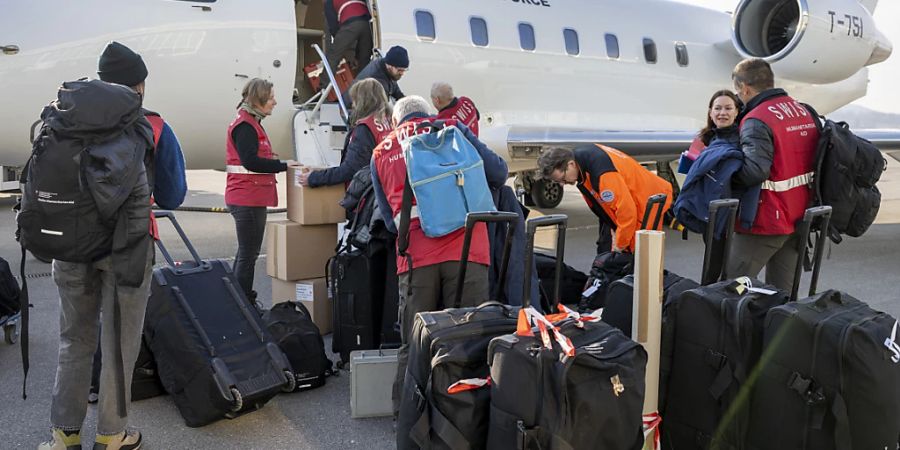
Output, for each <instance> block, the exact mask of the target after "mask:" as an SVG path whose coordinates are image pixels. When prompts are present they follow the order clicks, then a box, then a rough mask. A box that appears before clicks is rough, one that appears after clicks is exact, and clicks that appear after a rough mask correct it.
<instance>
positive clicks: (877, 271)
mask: <svg viewBox="0 0 900 450" xmlns="http://www.w3.org/2000/svg"><path fill="white" fill-rule="evenodd" d="M224 180H225V174H224V173H221V172H216V171H192V172H190V173H189V178H188V186H189V188H190V191H189V193H188V198H187V199H186V201H185V206H193V207H222V206H224V200H223V196H222V193H223V192H224ZM280 181H281V182H282V184H280V185H279V186H280V187H281V189H282V191H283V187H284V184H283V181H284V178H283V175H282V177H281V180H280ZM879 186H880V187H881V189H882V192H883V195H884V198H883V203H882V213H881V215H880V216H879V219H878V221H877V223H876V225H874V226H873V227H872V228H871V229H870V230H869V231H868V233H866V235H865V236H863V237H861V238H857V239H846V240H845V242H843V243H841V244H840V245H834V246H831V247H830V248H829V249H828V254H827V255H826V256H827V257H828V259H825V260H824V264H823V268H822V273H821V277H820V281H819V290H824V289H829V288H834V289H841V290H843V291H846V292H847V293H849V294H851V295H853V296H855V297H857V298H859V299H862V300H864V301H867V302H868V303H869V304H871V305H872V306H873V307H874V308H876V309H879V310H882V311H885V312H888V313H890V314H891V315H893V316H894V317H898V315H900V301H898V300H900V289H898V287H900V269H898V268H900V163H898V162H897V160H895V159H890V158H889V169H888V171H887V172H886V173H885V174H884V177H883V178H882V181H881V183H880V184H879ZM280 194H282V199H283V192H281V193H280ZM13 204H14V199H13V198H11V197H6V198H0V236H7V239H2V240H0V256H3V257H4V258H5V259H6V260H7V261H9V262H10V265H11V266H12V267H13V269H14V272H16V273H18V265H19V255H20V253H19V252H20V250H19V247H18V245H17V243H16V242H15V241H14V239H13V233H14V231H15V218H14V214H13V213H12V212H11V210H10V208H11V207H12V205H13ZM283 204H284V203H283V200H282V203H281V205H282V206H283ZM543 212H544V213H563V214H567V215H568V216H569V226H568V233H567V236H566V249H565V250H566V253H565V261H566V263H568V264H569V265H572V266H574V267H575V268H577V269H579V270H582V271H587V269H588V268H589V267H590V263H591V261H592V260H593V258H594V254H595V244H594V242H595V240H596V238H597V230H598V227H597V219H596V218H595V217H594V216H593V215H592V213H591V212H590V211H589V210H588V209H587V208H586V207H585V205H584V203H583V201H582V200H581V198H580V195H579V194H578V192H577V190H575V189H574V188H572V187H567V188H566V194H565V198H564V200H563V203H562V204H561V205H560V206H559V207H557V208H556V209H554V210H552V211H543ZM176 216H177V218H178V220H179V222H180V223H181V225H182V227H183V228H184V230H185V232H186V233H187V235H188V237H189V238H190V239H191V241H192V242H193V244H194V246H195V247H196V248H197V250H198V251H199V252H200V255H201V257H203V258H226V259H229V258H233V257H234V253H235V250H236V247H237V244H236V241H235V232H234V222H233V220H232V218H231V216H230V215H229V214H227V213H204V212H177V213H176ZM284 216H285V214H284V213H278V214H270V215H269V219H270V220H279V219H284ZM161 228H162V231H163V233H162V239H163V241H164V242H166V244H167V247H169V248H170V251H172V252H173V253H174V256H175V257H176V258H186V257H187V252H186V250H185V249H184V247H183V246H181V245H178V244H177V236H176V235H175V233H174V231H173V230H172V229H171V228H170V227H168V226H167V225H165V224H163V226H162V227H161ZM539 239H540V240H539V242H538V246H547V245H549V242H552V236H550V235H549V234H548V235H545V236H542V237H540V238H539ZM263 251H265V246H264V247H263ZM702 255H703V243H702V240H701V239H700V237H699V236H697V235H691V236H690V237H689V239H688V240H686V241H685V240H682V239H681V233H679V232H675V231H669V232H668V234H667V236H666V246H665V262H666V268H667V269H669V270H671V271H673V272H675V273H678V274H680V275H682V276H686V277H690V278H693V279H697V278H698V277H699V274H700V269H701V264H702ZM734 256H736V257H740V255H734ZM162 261H163V259H162V257H161V256H160V255H159V253H157V263H158V264H159V263H161V262H162ZM26 273H27V274H28V275H27V277H28V286H29V290H30V292H31V302H32V304H33V308H32V309H31V316H32V323H31V326H30V340H31V349H30V352H31V359H30V361H31V369H30V371H29V377H28V394H29V395H28V399H27V400H23V399H22V395H21V390H22V365H21V356H20V347H19V345H7V344H5V343H0V380H2V383H0V399H3V401H2V404H0V449H34V448H36V447H37V445H38V444H39V443H40V442H41V441H43V440H45V439H46V438H47V437H48V436H49V411H50V398H51V394H52V390H53V383H54V378H55V373H56V363H57V351H58V333H59V323H58V315H59V300H58V296H57V291H56V287H55V285H54V284H53V282H52V279H51V278H50V265H49V264H45V263H42V262H40V261H37V260H36V259H34V258H32V257H30V256H29V257H28V259H27V260H26ZM807 280H808V274H806V276H805V277H804V283H803V284H802V285H801V295H803V294H805V290H806V283H807V282H808V281H807ZM255 287H256V290H257V291H259V293H260V297H259V298H260V299H261V300H263V302H268V300H267V299H268V298H270V294H271V283H270V281H269V277H268V276H267V275H266V261H265V255H261V257H260V259H259V261H258V263H257V268H256V278H255ZM325 347H326V349H328V350H329V351H330V348H331V339H330V336H326V343H325ZM332 359H333V360H337V359H338V358H337V356H336V355H332ZM384 388H385V389H390V386H384ZM95 414H96V410H95V406H93V405H91V406H88V414H87V418H86V421H85V428H84V430H83V432H82V436H83V437H84V445H85V448H89V444H90V442H92V436H93V433H94V430H95V423H96V418H95ZM129 422H130V423H131V425H133V426H135V427H137V428H139V429H140V430H141V432H142V433H143V435H144V442H145V443H144V446H143V447H142V448H144V449H148V450H161V449H166V450H170V449H171V450H178V449H217V450H225V449H241V450H245V449H329V450H335V449H353V448H359V449H389V448H395V447H396V445H395V432H394V428H393V420H392V419H391V418H389V417H388V418H371V419H351V418H350V374H349V372H348V371H346V370H343V371H341V372H340V376H338V377H332V378H329V379H328V382H327V384H326V385H325V386H324V387H322V388H319V389H315V390H312V391H307V392H301V393H293V394H282V395H279V396H277V397H276V398H274V399H273V400H272V401H270V402H269V403H268V404H267V405H266V406H265V407H264V408H262V409H261V410H259V411H255V412H252V413H249V414H245V415H243V416H241V417H238V418H236V419H232V420H228V419H225V420H221V421H218V422H216V423H214V424H211V425H208V426H205V427H202V428H188V427H186V426H185V425H184V422H183V420H182V419H181V416H180V415H179V414H178V411H177V410H176V408H175V406H174V404H173V402H172V401H171V399H170V398H169V397H168V396H163V397H157V398H153V399H148V400H143V401H139V402H135V403H133V404H132V406H131V410H130V416H129Z"/></svg>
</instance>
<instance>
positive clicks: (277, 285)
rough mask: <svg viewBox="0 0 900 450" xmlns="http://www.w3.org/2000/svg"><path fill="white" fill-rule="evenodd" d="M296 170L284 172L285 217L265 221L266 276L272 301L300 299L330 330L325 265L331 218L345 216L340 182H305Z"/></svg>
mask: <svg viewBox="0 0 900 450" xmlns="http://www.w3.org/2000/svg"><path fill="white" fill-rule="evenodd" d="M299 175H300V173H299V171H296V170H294V169H289V170H288V174H287V180H288V182H287V185H288V186H287V210H288V213H287V216H288V220H281V221H274V222H269V223H268V224H267V225H266V239H267V242H266V253H267V255H268V256H267V258H266V268H267V272H268V274H269V276H270V277H272V302H273V303H278V302H284V301H297V302H300V303H303V305H304V306H306V309H308V310H309V312H310V313H311V314H312V316H313V322H315V324H316V325H317V326H318V327H319V330H320V331H321V332H322V334H327V333H330V332H331V328H332V325H331V309H332V305H331V293H330V290H329V289H328V283H327V280H326V279H325V265H326V264H327V262H328V259H329V258H330V257H331V256H332V255H334V248H335V246H336V244H337V228H338V227H337V225H336V224H337V223H340V222H343V221H344V220H345V213H344V208H342V207H341V206H340V204H339V202H340V200H341V199H342V198H344V185H343V184H341V185H337V186H329V187H319V188H315V189H313V188H308V187H303V186H301V185H300V183H299V182H298V176H299Z"/></svg>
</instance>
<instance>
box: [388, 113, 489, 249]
mask: <svg viewBox="0 0 900 450" xmlns="http://www.w3.org/2000/svg"><path fill="white" fill-rule="evenodd" d="M424 127H429V128H431V130H432V131H431V132H430V133H423V134H416V135H413V136H411V137H409V139H407V140H405V141H403V142H402V146H403V157H404V158H405V159H406V174H407V180H408V181H407V183H408V185H409V188H411V191H412V194H413V195H414V196H415V198H416V206H415V207H414V209H413V211H415V212H412V213H411V217H418V218H419V223H420V224H421V227H422V231H423V232H424V233H425V236H428V237H431V238H436V237H441V236H445V235H447V234H450V233H452V232H454V231H456V230H459V229H460V228H463V227H465V225H466V214H468V213H470V212H485V211H496V210H497V209H496V208H495V206H494V200H493V197H492V196H491V190H490V187H488V182H487V177H485V174H484V161H482V159H481V155H480V154H479V153H478V149H476V148H475V146H473V145H472V143H470V142H469V141H468V139H466V137H465V135H463V133H462V132H461V131H460V130H459V129H458V128H456V127H455V126H453V125H450V126H446V127H444V126H443V122H441V121H438V122H435V123H434V124H432V123H429V122H422V123H421V124H419V125H418V127H417V129H421V128H424ZM405 190H406V189H405ZM407 197H408V194H407V193H406V192H404V202H403V209H406V208H411V205H410V203H411V202H410V201H408V200H407ZM416 210H417V211H416ZM401 222H402V221H401ZM401 227H402V225H401Z"/></svg>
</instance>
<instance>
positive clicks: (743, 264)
mask: <svg viewBox="0 0 900 450" xmlns="http://www.w3.org/2000/svg"><path fill="white" fill-rule="evenodd" d="M732 79H733V80H734V88H735V91H737V93H738V96H739V97H740V98H741V100H742V101H743V102H744V103H745V104H746V105H747V106H746V108H745V109H744V112H743V113H741V115H740V116H738V121H739V123H740V136H741V150H742V151H743V153H744V164H743V166H742V167H741V169H740V170H738V171H737V172H735V174H734V176H733V177H732V184H734V185H735V186H736V187H738V188H740V189H746V188H751V187H756V186H759V187H760V188H761V190H760V195H759V203H758V205H757V209H756V217H755V218H754V220H753V223H752V225H751V226H750V227H746V226H745V225H743V224H740V223H739V224H738V227H737V234H736V235H735V237H734V241H733V244H732V245H733V247H732V251H731V255H732V258H731V260H730V261H726V273H727V276H728V277H729V278H734V277H739V276H743V275H748V276H751V277H756V276H757V275H758V274H759V271H760V270H762V268H763V267H764V266H765V268H766V282H767V283H769V284H772V285H774V286H776V287H778V288H781V289H790V288H791V285H792V284H793V274H794V267H795V265H796V263H797V258H798V257H799V255H798V251H797V248H798V245H799V244H800V243H801V242H804V240H805V239H806V236H798V235H797V234H796V233H795V226H796V224H797V222H799V221H800V220H801V219H802V218H803V213H804V211H805V210H806V208H807V207H809V205H810V202H811V200H812V189H811V182H812V176H813V169H814V159H815V154H816V144H817V142H818V139H819V132H818V129H817V128H816V122H815V118H814V117H813V116H812V114H811V113H810V112H809V111H808V110H807V109H806V108H805V107H804V106H803V105H802V104H801V103H800V102H798V101H796V100H794V99H793V98H791V97H790V96H788V94H787V93H786V92H785V91H784V90H782V89H776V88H775V83H774V75H773V73H772V69H771V67H769V64H768V63H767V62H765V61H763V60H761V59H746V60H744V61H741V62H740V63H738V65H737V66H735V68H734V72H733V73H732Z"/></svg>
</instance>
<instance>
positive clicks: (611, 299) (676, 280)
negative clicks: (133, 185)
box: [602, 199, 738, 336]
mask: <svg viewBox="0 0 900 450" xmlns="http://www.w3.org/2000/svg"><path fill="white" fill-rule="evenodd" d="M652 204H653V203H651V205H652ZM649 208H650V206H648V211H647V212H648V213H649ZM737 209H738V201H737V200H735V199H724V200H713V201H711V202H710V203H709V222H708V226H707V230H706V233H707V236H713V233H715V232H716V227H718V228H722V229H724V230H726V231H725V233H724V237H723V238H722V240H721V244H718V245H719V246H713V245H707V246H706V247H705V251H704V253H703V268H702V270H701V275H700V277H701V280H703V284H709V283H711V282H713V281H718V280H717V278H718V274H721V273H722V271H721V270H714V269H713V268H711V267H710V262H711V261H712V260H713V259H719V258H717V257H718V256H721V260H722V261H724V260H726V259H727V258H728V253H729V251H730V248H729V245H730V243H731V237H732V236H733V235H734V232H733V231H732V230H734V221H735V217H736V215H737ZM722 212H724V213H725V214H726V215H725V216H724V217H725V220H724V221H722V222H719V220H717V219H719V218H721V217H722V216H721V214H722ZM644 216H645V217H646V216H647V214H644ZM717 224H721V225H717ZM710 242H711V241H710ZM714 249H718V250H720V251H722V253H723V254H722V255H713V251H714ZM713 272H715V274H716V276H715V278H713V279H709V278H710V277H711V276H712V275H711V274H712V273H713ZM699 286H700V284H698V283H697V282H696V281H694V280H691V279H690V278H684V277H682V276H679V275H677V274H675V273H673V272H669V271H668V270H667V271H665V272H664V273H663V323H665V311H666V309H667V308H668V307H669V306H670V305H671V304H672V303H673V302H675V301H676V300H677V299H678V297H679V296H680V295H681V293H682V292H684V291H687V290H689V289H694V288H696V287H699ZM633 304H634V275H627V276H625V277H622V278H621V279H619V280H616V281H614V282H612V283H611V284H610V285H609V290H608V291H607V294H606V306H605V307H604V308H603V316H602V317H603V321H604V322H606V323H608V324H610V325H612V326H614V327H616V328H618V329H620V330H622V332H623V333H625V336H631V326H632V314H633V313H632V307H633ZM663 328H665V326H664V327H663ZM663 335H664V336H665V335H666V333H665V332H663Z"/></svg>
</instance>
